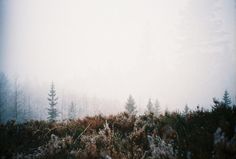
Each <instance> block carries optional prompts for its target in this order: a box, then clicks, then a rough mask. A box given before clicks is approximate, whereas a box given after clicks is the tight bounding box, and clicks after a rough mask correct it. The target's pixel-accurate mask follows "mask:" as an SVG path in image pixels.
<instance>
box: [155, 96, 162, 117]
mask: <svg viewBox="0 0 236 159" xmlns="http://www.w3.org/2000/svg"><path fill="white" fill-rule="evenodd" d="M160 111H161V110H160V103H159V101H158V99H156V102H155V104H154V115H155V116H159V115H160V114H161V112H160Z"/></svg>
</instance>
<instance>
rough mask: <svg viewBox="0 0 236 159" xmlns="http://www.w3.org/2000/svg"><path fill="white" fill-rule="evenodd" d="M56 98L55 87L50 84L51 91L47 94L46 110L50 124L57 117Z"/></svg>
mask: <svg viewBox="0 0 236 159" xmlns="http://www.w3.org/2000/svg"><path fill="white" fill-rule="evenodd" d="M57 100H58V98H57V97H56V90H55V86H54V84H53V82H52V84H51V89H50V91H49V93H48V102H49V108H48V120H49V121H50V122H54V121H55V120H56V118H57V117H58V111H57V109H56V105H57Z"/></svg>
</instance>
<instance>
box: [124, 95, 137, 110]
mask: <svg viewBox="0 0 236 159" xmlns="http://www.w3.org/2000/svg"><path fill="white" fill-rule="evenodd" d="M125 109H126V111H127V112H128V113H129V114H133V113H135V110H136V106H135V101H134V99H133V97H132V96H131V95H130V96H129V98H128V100H127V103H126V105H125Z"/></svg>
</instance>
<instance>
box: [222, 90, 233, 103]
mask: <svg viewBox="0 0 236 159" xmlns="http://www.w3.org/2000/svg"><path fill="white" fill-rule="evenodd" d="M223 103H224V104H225V105H226V106H230V104H231V103H232V102H231V99H230V96H229V92H228V91H227V90H225V93H224V96H223Z"/></svg>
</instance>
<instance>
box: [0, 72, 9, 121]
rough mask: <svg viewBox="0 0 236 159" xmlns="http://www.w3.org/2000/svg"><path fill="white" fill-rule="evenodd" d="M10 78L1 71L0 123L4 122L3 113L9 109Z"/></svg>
mask: <svg viewBox="0 0 236 159" xmlns="http://www.w3.org/2000/svg"><path fill="white" fill-rule="evenodd" d="M7 96H8V79H7V77H6V76H5V74H4V73H0V123H2V122H3V119H4V117H3V114H4V113H5V111H6V109H7Z"/></svg>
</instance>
